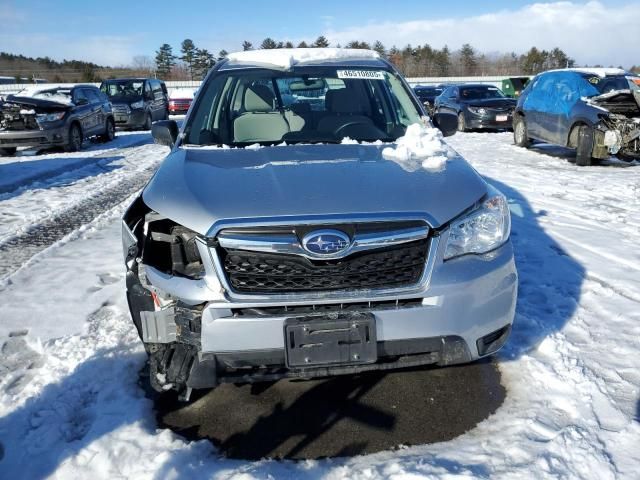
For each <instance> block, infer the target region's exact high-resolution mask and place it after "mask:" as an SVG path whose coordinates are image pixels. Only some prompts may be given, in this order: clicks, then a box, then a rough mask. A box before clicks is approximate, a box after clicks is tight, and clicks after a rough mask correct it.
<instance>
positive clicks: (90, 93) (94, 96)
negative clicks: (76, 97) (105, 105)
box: [83, 88, 101, 103]
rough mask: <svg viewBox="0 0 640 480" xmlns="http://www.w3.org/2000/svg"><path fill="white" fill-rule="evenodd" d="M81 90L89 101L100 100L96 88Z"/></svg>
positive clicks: (98, 101) (96, 101)
mask: <svg viewBox="0 0 640 480" xmlns="http://www.w3.org/2000/svg"><path fill="white" fill-rule="evenodd" d="M83 92H84V94H85V96H86V97H87V99H88V100H89V103H100V102H101V100H100V97H99V96H98V92H97V91H96V90H93V89H92V88H85V89H83Z"/></svg>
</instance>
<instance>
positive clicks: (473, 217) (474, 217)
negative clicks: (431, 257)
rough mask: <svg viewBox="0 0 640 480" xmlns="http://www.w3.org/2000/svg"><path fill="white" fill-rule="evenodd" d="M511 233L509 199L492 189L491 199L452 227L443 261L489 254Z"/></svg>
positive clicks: (490, 189)
mask: <svg viewBox="0 0 640 480" xmlns="http://www.w3.org/2000/svg"><path fill="white" fill-rule="evenodd" d="M510 233H511V215H510V214H509V205H508V203H507V199H506V197H505V196H504V195H502V193H500V192H499V191H498V190H496V189H495V188H493V187H491V186H490V187H489V196H488V197H487V198H486V199H485V200H484V201H483V202H482V204H481V205H480V206H479V207H478V208H477V209H475V210H473V211H472V212H471V213H469V214H468V215H465V216H464V217H462V218H460V219H458V220H455V221H454V222H453V223H452V224H451V226H450V227H449V238H448V240H447V248H446V250H445V253H444V259H445V260H447V259H450V258H453V257H459V256H460V255H466V254H469V253H475V254H483V253H487V252H490V251H491V250H494V249H496V248H498V247H499V246H501V245H502V244H504V243H505V242H506V241H507V240H508V239H509V235H510Z"/></svg>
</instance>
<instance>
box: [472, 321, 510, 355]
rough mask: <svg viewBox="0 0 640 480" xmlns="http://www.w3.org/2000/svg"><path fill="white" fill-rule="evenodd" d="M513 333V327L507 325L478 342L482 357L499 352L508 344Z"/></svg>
mask: <svg viewBox="0 0 640 480" xmlns="http://www.w3.org/2000/svg"><path fill="white" fill-rule="evenodd" d="M510 333H511V325H506V326H504V327H502V328H501V329H499V330H496V331H495V332H491V333H490V334H488V335H485V336H484V337H481V338H479V339H478V341H477V342H476V345H477V346H478V354H479V355H480V356H484V355H491V354H492V353H495V352H497V351H498V350H500V348H501V347H502V346H503V345H504V344H505V343H506V341H507V338H509V334H510Z"/></svg>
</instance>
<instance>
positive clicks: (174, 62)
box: [155, 35, 575, 80]
mask: <svg viewBox="0 0 640 480" xmlns="http://www.w3.org/2000/svg"><path fill="white" fill-rule="evenodd" d="M329 46H331V43H330V42H329V40H328V39H327V38H326V37H325V36H323V35H321V36H319V37H318V38H316V39H315V40H314V41H310V42H307V41H304V40H303V41H301V42H299V43H297V44H294V43H293V42H291V41H278V40H276V39H274V38H271V37H267V38H265V39H264V40H262V42H260V43H259V44H257V45H256V46H254V44H253V42H251V41H249V40H245V41H244V42H242V50H244V51H246V50H253V49H254V48H260V49H276V48H294V47H297V48H324V47H329ZM335 46H336V47H341V45H340V44H337V45H335ZM344 47H345V48H356V49H370V50H375V51H377V52H378V53H379V54H380V55H381V56H382V57H384V58H386V59H388V60H389V61H390V62H391V63H393V64H394V65H395V66H396V68H398V70H400V72H402V73H403V74H404V75H405V76H407V77H447V76H483V75H535V74H537V73H539V72H542V71H544V70H549V69H554V68H565V67H573V66H575V61H574V59H573V58H571V57H569V55H567V54H566V53H565V52H564V51H563V50H561V49H560V48H554V49H552V50H540V49H538V48H536V47H531V48H530V49H529V51H527V52H526V53H523V54H517V53H515V52H510V53H482V52H479V51H478V50H477V49H476V48H474V47H473V46H472V45H470V44H468V43H467V44H464V45H463V46H462V47H461V48H460V49H458V50H451V49H449V47H447V46H446V45H445V46H444V47H443V48H434V47H431V46H430V45H429V44H424V45H416V46H413V45H406V46H405V47H403V48H401V49H400V48H397V47H396V46H392V47H390V48H387V47H386V46H385V45H384V44H383V43H382V42H380V41H375V42H373V43H372V44H371V43H368V42H365V41H359V40H354V41H351V42H349V43H347V44H345V45H344ZM226 55H227V51H226V50H220V52H218V55H217V56H215V55H213V54H211V53H210V52H209V51H208V50H207V49H201V48H197V47H196V46H195V44H194V42H193V41H192V40H191V39H185V40H184V41H183V42H182V43H181V45H180V54H179V55H176V54H174V53H173V49H172V47H171V45H169V44H166V43H165V44H163V45H161V46H160V48H159V49H158V50H157V51H156V57H155V72H156V73H157V75H158V77H160V78H164V79H173V80H200V79H202V78H203V77H204V75H206V72H207V71H208V70H209V69H210V68H211V67H212V66H213V65H215V63H216V61H218V60H220V59H222V58H224V57H226Z"/></svg>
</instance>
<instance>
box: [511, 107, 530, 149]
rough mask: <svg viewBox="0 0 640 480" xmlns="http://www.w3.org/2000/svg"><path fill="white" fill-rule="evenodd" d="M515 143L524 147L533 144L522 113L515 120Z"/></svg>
mask: <svg viewBox="0 0 640 480" xmlns="http://www.w3.org/2000/svg"><path fill="white" fill-rule="evenodd" d="M513 143H514V144H515V145H517V146H518V147H523V148H528V147H529V146H531V139H530V138H529V137H528V136H527V124H526V122H525V120H524V117H523V116H522V115H518V116H517V117H516V118H515V120H514V121H513Z"/></svg>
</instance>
